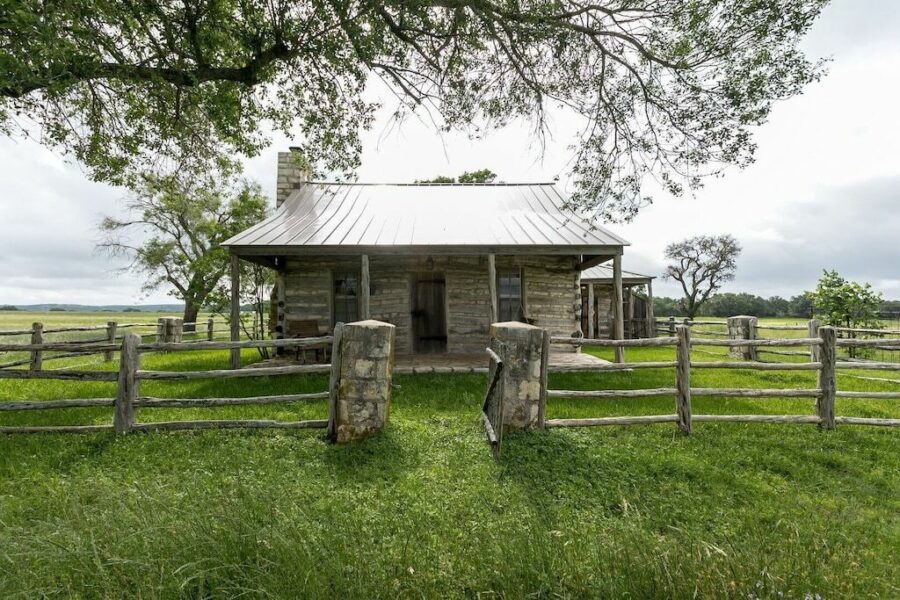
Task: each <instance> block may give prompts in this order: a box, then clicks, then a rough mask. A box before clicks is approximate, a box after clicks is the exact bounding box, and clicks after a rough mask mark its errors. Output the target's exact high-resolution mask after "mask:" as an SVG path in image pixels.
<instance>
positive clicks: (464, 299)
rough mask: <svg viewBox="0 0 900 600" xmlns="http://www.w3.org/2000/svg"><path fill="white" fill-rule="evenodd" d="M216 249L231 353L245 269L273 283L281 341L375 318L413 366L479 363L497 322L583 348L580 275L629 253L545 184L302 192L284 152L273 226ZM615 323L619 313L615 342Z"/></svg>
mask: <svg viewBox="0 0 900 600" xmlns="http://www.w3.org/2000/svg"><path fill="white" fill-rule="evenodd" d="M223 245H224V246H226V247H227V248H228V249H229V251H230V253H231V257H232V268H231V274H232V288H233V289H232V299H233V301H232V313H233V314H232V323H233V327H232V337H233V338H234V339H237V337H238V331H237V328H236V324H237V322H238V319H237V317H238V316H239V315H238V314H235V313H237V311H239V302H237V301H235V299H237V298H238V296H237V294H238V286H239V275H240V266H239V264H240V263H239V261H252V262H255V263H258V264H262V265H265V266H267V267H270V268H272V269H274V270H275V271H276V273H277V279H276V286H275V297H276V300H277V313H276V327H275V334H274V335H275V336H276V337H284V336H286V335H294V334H295V332H296V331H298V327H301V328H303V329H304V330H305V331H306V332H307V334H308V333H309V330H310V328H312V329H314V330H315V331H317V332H318V333H321V334H326V333H329V332H331V331H332V330H333V327H334V325H335V324H336V323H338V322H351V321H356V320H361V319H369V318H371V319H378V320H381V321H386V322H388V323H392V324H394V325H395V326H396V327H397V336H396V351H397V352H398V353H404V354H416V353H471V352H480V351H482V350H483V349H484V348H485V346H486V345H487V344H488V342H489V340H488V336H489V333H488V332H489V328H490V324H491V323H493V322H499V321H511V320H518V321H525V322H528V323H532V324H534V325H537V326H539V327H544V328H547V329H548V330H549V331H550V332H551V333H552V334H553V335H564V336H581V335H583V332H582V316H581V311H582V298H581V285H580V278H581V275H582V272H583V271H584V270H585V269H588V268H591V267H594V266H596V265H601V264H604V263H607V262H609V263H610V264H611V269H612V270H613V271H614V272H619V273H621V256H622V252H623V249H624V247H625V246H626V245H628V242H626V241H625V240H624V239H622V238H621V237H619V236H618V235H616V234H614V233H613V232H611V231H610V230H608V229H606V228H604V227H601V226H598V225H590V224H588V223H586V222H585V221H584V219H583V218H582V217H581V216H580V215H578V214H577V213H575V212H573V211H572V210H571V209H569V208H568V207H567V198H566V197H565V196H564V195H563V193H562V192H561V191H560V190H559V189H558V188H557V186H556V185H554V184H553V183H535V184H505V183H497V184H365V183H338V182H320V181H310V180H309V177H308V174H307V172H306V171H305V170H304V169H303V168H302V167H301V166H300V163H299V162H298V161H297V159H296V156H295V155H294V154H293V153H292V152H283V153H279V157H278V185H277V194H276V209H275V212H274V213H273V214H272V216H271V217H269V218H267V219H265V220H264V221H262V222H260V223H258V224H257V225H255V226H253V227H251V228H249V229H247V230H245V231H243V232H241V233H239V234H237V235H235V236H234V237H232V238H230V239H229V240H227V241H226V242H224V244H223ZM615 289H616V285H615V284H614V285H613V290H614V291H613V294H614V295H615V293H616V292H615ZM617 289H618V294H619V295H618V297H619V298H621V297H622V296H621V282H619V286H618V288H617ZM619 306H621V302H620V303H619ZM622 320H623V315H622V311H621V310H619V311H618V312H616V311H615V310H614V319H613V322H614V333H615V331H618V332H619V333H620V334H621V335H623V333H622V332H623V331H624V326H623V322H622ZM559 351H565V348H560V349H559ZM569 351H571V349H569Z"/></svg>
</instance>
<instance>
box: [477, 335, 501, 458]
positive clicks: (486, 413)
mask: <svg viewBox="0 0 900 600" xmlns="http://www.w3.org/2000/svg"><path fill="white" fill-rule="evenodd" d="M486 350H487V353H488V357H490V367H489V369H488V376H489V379H488V387H487V392H486V393H485V394H484V403H483V404H482V405H481V418H482V420H483V421H484V429H485V432H486V433H487V439H488V442H490V444H491V451H492V452H493V453H494V458H499V457H500V444H501V443H502V441H503V380H502V378H501V375H502V374H503V360H502V359H501V358H500V357H499V356H498V355H497V353H496V352H494V351H493V350H492V349H490V348H487V349H486Z"/></svg>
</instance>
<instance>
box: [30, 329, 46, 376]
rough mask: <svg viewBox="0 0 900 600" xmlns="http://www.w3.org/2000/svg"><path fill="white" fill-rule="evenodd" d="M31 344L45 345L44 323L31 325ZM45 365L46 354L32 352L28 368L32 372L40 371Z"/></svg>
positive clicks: (39, 351)
mask: <svg viewBox="0 0 900 600" xmlns="http://www.w3.org/2000/svg"><path fill="white" fill-rule="evenodd" d="M31 343H32V344H43V343H44V324H43V323H32V324H31ZM43 364H44V353H43V351H42V350H32V351H31V363H30V364H29V366H28V368H29V369H31V370H32V371H40V370H41V367H42V366H43Z"/></svg>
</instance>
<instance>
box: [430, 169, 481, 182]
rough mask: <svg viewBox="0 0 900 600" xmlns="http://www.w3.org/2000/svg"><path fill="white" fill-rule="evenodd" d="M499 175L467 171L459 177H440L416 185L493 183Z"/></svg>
mask: <svg viewBox="0 0 900 600" xmlns="http://www.w3.org/2000/svg"><path fill="white" fill-rule="evenodd" d="M495 179H497V174H496V173H494V172H493V171H491V170H490V169H479V170H477V171H466V172H465V173H463V174H462V175H460V176H459V177H447V176H446V175H438V176H437V177H435V178H434V179H417V180H416V183H493V182H494V180H495Z"/></svg>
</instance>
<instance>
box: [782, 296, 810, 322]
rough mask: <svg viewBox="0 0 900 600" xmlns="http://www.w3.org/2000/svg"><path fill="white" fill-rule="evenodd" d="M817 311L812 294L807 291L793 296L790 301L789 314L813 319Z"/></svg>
mask: <svg viewBox="0 0 900 600" xmlns="http://www.w3.org/2000/svg"><path fill="white" fill-rule="evenodd" d="M815 312H816V305H815V302H814V301H813V298H812V296H811V295H810V294H809V293H808V292H807V293H805V294H798V295H796V296H791V299H790V301H789V308H788V316H791V317H801V318H804V319H812V317H813V315H814V314H815Z"/></svg>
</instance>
